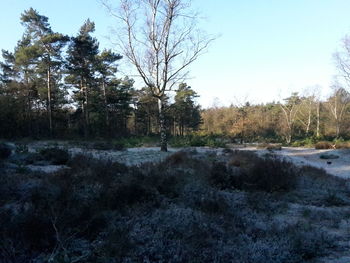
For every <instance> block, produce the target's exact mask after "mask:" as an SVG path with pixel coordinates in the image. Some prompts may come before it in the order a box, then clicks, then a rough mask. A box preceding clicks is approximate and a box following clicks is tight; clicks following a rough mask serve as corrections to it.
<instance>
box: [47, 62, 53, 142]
mask: <svg viewBox="0 0 350 263" xmlns="http://www.w3.org/2000/svg"><path fill="white" fill-rule="evenodd" d="M47 113H48V117H49V130H50V137H52V107H51V67H50V66H49V67H48V68H47Z"/></svg>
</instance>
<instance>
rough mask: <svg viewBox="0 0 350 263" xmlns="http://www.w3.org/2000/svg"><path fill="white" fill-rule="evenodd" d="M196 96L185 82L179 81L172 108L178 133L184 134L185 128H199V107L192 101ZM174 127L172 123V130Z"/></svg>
mask: <svg viewBox="0 0 350 263" xmlns="http://www.w3.org/2000/svg"><path fill="white" fill-rule="evenodd" d="M197 97H198V95H197V93H196V92H195V91H194V90H193V89H192V88H191V87H190V86H187V84H186V83H181V84H180V85H179V88H178V89H177V90H176V95H175V102H174V104H173V105H172V109H173V117H174V120H175V122H176V123H177V126H178V130H179V134H180V135H184V131H185V129H187V130H188V129H192V130H197V129H198V128H199V125H200V123H201V116H200V110H199V108H200V107H199V106H198V105H196V103H195V101H194V100H195V98H197ZM175 128H176V126H175V123H174V131H175ZM174 134H175V132H174Z"/></svg>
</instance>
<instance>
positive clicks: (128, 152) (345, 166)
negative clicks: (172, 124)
mask: <svg viewBox="0 0 350 263" xmlns="http://www.w3.org/2000/svg"><path fill="white" fill-rule="evenodd" d="M50 145H51V146H50ZM55 145H57V146H58V147H61V148H65V149H67V150H68V151H69V152H70V153H71V154H72V155H76V154H85V155H91V156H93V157H94V158H97V159H103V160H111V161H118V162H122V163H124V164H126V165H139V164H142V163H146V162H159V161H162V160H164V159H165V158H166V157H168V156H169V155H171V154H172V153H174V152H177V151H182V150H186V151H189V150H196V151H198V152H203V153H212V154H217V155H220V154H222V151H223V149H222V148H209V147H192V148H186V149H184V148H169V151H168V152H167V153H164V152H160V151H159V147H137V148H128V149H125V150H123V151H116V150H95V149H88V148H86V147H78V146H75V145H70V144H68V143H66V142H57V143H56V144H55ZM28 146H29V150H30V151H31V152H35V151H37V150H39V149H42V148H45V147H52V143H51V142H34V143H31V144H29V145H28ZM235 149H239V150H249V151H255V152H257V153H258V154H259V155H264V154H267V153H269V154H271V153H273V154H275V155H277V156H281V157H284V158H286V159H287V160H290V161H292V162H293V163H294V164H296V165H298V166H304V165H310V166H313V167H317V168H322V169H324V170H326V171H327V173H329V174H332V175H335V176H339V177H341V178H350V150H349V149H345V150H316V149H313V148H301V147H283V148H282V150H280V151H277V150H275V151H268V150H265V149H257V148H256V147H244V148H243V147H237V148H235ZM325 153H332V154H335V155H337V156H339V158H337V159H332V160H324V159H321V158H320V156H321V155H322V154H325ZM329 162H331V163H329ZM29 168H30V169H32V170H35V169H37V170H40V171H48V172H51V171H54V170H56V169H59V167H57V166H47V167H35V166H30V167H29Z"/></svg>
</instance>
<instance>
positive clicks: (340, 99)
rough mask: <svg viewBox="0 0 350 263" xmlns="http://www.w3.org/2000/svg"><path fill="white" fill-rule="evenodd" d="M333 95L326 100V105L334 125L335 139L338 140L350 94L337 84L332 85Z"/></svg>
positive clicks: (349, 101) (349, 102)
mask: <svg viewBox="0 0 350 263" xmlns="http://www.w3.org/2000/svg"><path fill="white" fill-rule="evenodd" d="M332 88H333V94H332V96H331V97H330V98H329V99H328V101H327V103H326V105H327V106H328V109H329V111H330V113H331V116H332V118H333V121H334V125H335V137H336V138H338V137H339V135H340V134H341V132H342V126H343V120H344V116H345V113H346V110H347V107H348V105H349V104H350V94H349V92H347V91H346V90H345V89H344V88H342V87H341V86H340V84H339V83H337V82H336V83H334V84H333V86H332Z"/></svg>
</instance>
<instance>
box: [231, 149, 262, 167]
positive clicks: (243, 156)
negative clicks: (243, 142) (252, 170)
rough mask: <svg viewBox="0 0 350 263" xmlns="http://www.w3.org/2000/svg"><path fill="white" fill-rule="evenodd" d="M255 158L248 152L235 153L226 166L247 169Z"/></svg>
mask: <svg viewBox="0 0 350 263" xmlns="http://www.w3.org/2000/svg"><path fill="white" fill-rule="evenodd" d="M256 158H257V156H256V154H255V153H253V152H250V151H235V152H234V154H233V155H232V158H231V159H230V160H229V162H228V166H235V167H247V166H250V165H251V164H252V163H253V162H254V160H255V159H256Z"/></svg>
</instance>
